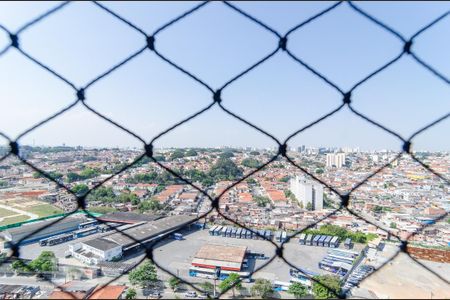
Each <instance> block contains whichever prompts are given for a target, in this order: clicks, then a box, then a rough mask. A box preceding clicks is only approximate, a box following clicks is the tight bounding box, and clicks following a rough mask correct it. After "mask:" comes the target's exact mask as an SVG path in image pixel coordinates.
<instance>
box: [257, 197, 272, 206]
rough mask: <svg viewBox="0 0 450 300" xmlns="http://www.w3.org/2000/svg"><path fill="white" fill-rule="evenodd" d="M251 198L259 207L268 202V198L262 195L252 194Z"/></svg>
mask: <svg viewBox="0 0 450 300" xmlns="http://www.w3.org/2000/svg"><path fill="white" fill-rule="evenodd" d="M253 199H254V200H255V202H256V205H258V206H259V207H266V205H267V204H269V203H270V199H269V198H267V197H264V196H254V197H253Z"/></svg>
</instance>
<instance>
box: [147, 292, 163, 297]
mask: <svg viewBox="0 0 450 300" xmlns="http://www.w3.org/2000/svg"><path fill="white" fill-rule="evenodd" d="M148 297H149V298H151V299H159V298H161V293H160V292H158V291H151V292H150V293H149V294H148Z"/></svg>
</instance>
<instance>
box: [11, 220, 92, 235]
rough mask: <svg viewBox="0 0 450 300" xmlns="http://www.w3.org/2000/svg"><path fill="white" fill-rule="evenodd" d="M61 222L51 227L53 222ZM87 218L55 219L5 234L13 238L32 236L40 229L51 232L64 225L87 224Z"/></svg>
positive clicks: (18, 228) (16, 228) (24, 226)
mask: <svg viewBox="0 0 450 300" xmlns="http://www.w3.org/2000/svg"><path fill="white" fill-rule="evenodd" d="M57 220H59V221H58V222H57V223H55V224H53V225H51V224H52V223H53V222H55V221H57ZM86 221H87V218H86V217H85V216H68V217H66V218H65V219H62V217H59V218H53V219H50V220H45V221H38V222H33V223H29V224H25V225H22V226H20V227H15V228H11V229H7V230H5V233H9V234H10V235H11V236H14V235H23V234H30V233H32V232H34V231H36V230H38V229H43V228H47V229H51V230H57V229H58V228H59V227H64V225H67V224H74V225H76V224H80V223H83V222H86Z"/></svg>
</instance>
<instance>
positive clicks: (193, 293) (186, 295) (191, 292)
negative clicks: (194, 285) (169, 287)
mask: <svg viewBox="0 0 450 300" xmlns="http://www.w3.org/2000/svg"><path fill="white" fill-rule="evenodd" d="M184 297H186V298H197V293H196V292H194V291H189V292H186V293H185V294H184Z"/></svg>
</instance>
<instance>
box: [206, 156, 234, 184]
mask: <svg viewBox="0 0 450 300" xmlns="http://www.w3.org/2000/svg"><path fill="white" fill-rule="evenodd" d="M208 175H209V176H210V177H211V178H214V180H215V181H220V180H235V179H237V178H239V177H241V176H242V170H241V169H239V168H238V167H237V166H236V164H235V163H234V162H233V161H232V160H231V159H229V158H219V159H218V160H217V162H216V163H215V164H214V165H213V166H212V167H211V170H210V171H209V172H208Z"/></svg>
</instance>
